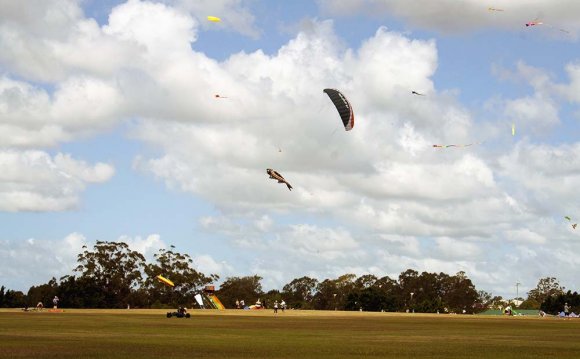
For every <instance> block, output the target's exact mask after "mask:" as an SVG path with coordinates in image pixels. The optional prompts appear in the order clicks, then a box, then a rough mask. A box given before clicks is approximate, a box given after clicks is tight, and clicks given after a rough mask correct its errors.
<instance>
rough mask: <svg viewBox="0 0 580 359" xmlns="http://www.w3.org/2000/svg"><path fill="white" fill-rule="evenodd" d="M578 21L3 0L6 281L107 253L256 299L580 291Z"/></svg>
mask: <svg viewBox="0 0 580 359" xmlns="http://www.w3.org/2000/svg"><path fill="white" fill-rule="evenodd" d="M488 7H494V8H497V9H502V10H504V11H490V10H488ZM208 15H213V16H219V17H221V19H222V21H221V22H220V23H214V22H209V21H207V19H206V17H207V16H208ZM578 18H580V2H578V1H577V0H520V1H517V4H514V1H511V0H495V1H491V2H482V1H480V0H438V1H433V0H417V1H406V0H335V1H332V0H319V1H313V0H310V1H307V0H297V1H259V0H249V1H244V0H163V1H161V0H160V1H140V0H128V1H122V0H104V1H100V0H50V1H46V0H26V1H24V2H15V1H13V0H0V228H1V229H0V284H2V285H5V286H7V287H8V288H12V289H19V290H24V291H26V290H27V289H28V288H29V287H30V286H31V285H37V284H42V283H46V282H47V281H48V280H49V279H50V278H51V277H52V276H55V277H57V278H58V277H60V276H63V275H66V274H70V273H71V270H72V268H73V267H74V265H75V261H76V255H77V254H78V253H79V252H80V250H81V246H82V245H83V244H87V245H89V246H91V245H92V244H94V243H95V241H96V240H105V241H124V242H127V243H129V244H130V245H131V246H132V248H134V249H136V250H139V251H141V252H142V253H144V254H146V255H147V256H151V255H152V254H153V253H155V252H156V251H157V250H158V249H159V248H162V247H167V246H169V245H175V246H176V248H177V250H179V251H181V252H186V253H189V254H190V255H191V256H192V257H193V258H194V259H195V263H196V267H197V269H198V270H201V271H203V272H205V273H208V274H209V273H216V274H219V275H220V276H221V277H222V278H225V277H228V276H242V275H253V274H258V275H260V276H262V277H263V278H264V280H263V286H264V289H266V290H268V289H281V288H282V286H283V285H284V284H285V283H288V282H289V281H290V280H292V279H294V278H297V277H300V276H303V275H308V276H311V277H315V278H318V279H325V278H336V277H337V276H339V275H341V274H344V273H355V274H357V275H362V274H374V275H376V276H379V277H380V276H384V275H390V276H394V277H396V276H397V275H398V274H399V273H400V272H402V271H404V270H406V269H408V268H412V269H415V270H418V271H420V272H421V271H429V272H440V271H442V272H446V273H448V274H455V273H456V272H458V271H465V272H466V273H467V275H468V276H469V277H470V278H471V279H472V280H473V281H474V283H475V285H476V287H477V288H478V289H483V290H487V291H489V292H492V293H493V294H496V295H502V296H505V297H513V296H514V295H515V290H516V289H515V284H516V282H519V283H521V286H520V287H519V291H520V293H523V292H525V291H527V290H529V289H531V288H534V287H535V285H536V284H537V282H538V279H540V278H542V277H545V276H555V277H557V278H558V279H559V280H560V282H561V284H562V285H564V286H565V287H566V288H569V289H578V288H579V287H580V278H579V277H578V271H577V268H578V266H579V265H580V227H579V229H578V230H574V229H572V227H571V225H570V224H571V223H568V222H567V221H566V220H565V219H564V216H566V215H568V216H570V217H572V219H573V221H574V222H573V223H576V222H580V202H579V201H578V199H579V198H580V196H579V195H578V190H579V189H580V141H579V140H578V138H579V134H580V122H579V121H580V107H579V104H580V50H578V49H579V46H578V45H579V36H580V23H579V22H578V21H577V20H578ZM533 20H538V21H542V22H543V24H541V25H537V26H533V27H526V26H525V23H526V22H529V21H533ZM324 88H337V89H340V90H341V91H342V92H343V93H344V94H345V95H346V96H347V97H348V98H349V100H350V102H351V104H352V106H353V108H354V111H355V118H356V120H355V127H354V129H353V130H352V131H349V132H345V131H344V129H343V128H342V126H341V122H340V119H339V117H338V114H337V112H336V109H335V108H334V106H333V105H332V103H331V102H330V100H329V99H328V97H327V96H326V95H325V94H324V93H323V92H322V90H323V89H324ZM411 91H417V92H420V93H422V94H425V96H416V95H412V94H411ZM216 94H219V95H220V96H223V97H227V98H215V95H216ZM512 126H514V127H515V135H512ZM470 143H476V144H474V145H473V146H470V147H464V148H456V147H451V148H446V149H438V148H433V144H470ZM266 168H274V169H276V170H278V171H279V172H280V173H282V175H284V176H285V177H286V179H287V180H288V181H289V182H290V183H291V184H292V185H293V186H294V190H293V191H288V190H287V188H286V187H285V186H284V185H281V184H277V183H276V182H275V181H273V180H271V179H269V178H268V176H267V175H266V172H265V170H266Z"/></svg>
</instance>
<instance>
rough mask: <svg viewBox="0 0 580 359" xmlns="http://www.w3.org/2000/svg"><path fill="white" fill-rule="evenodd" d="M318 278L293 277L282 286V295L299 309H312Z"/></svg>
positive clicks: (293, 306)
mask: <svg viewBox="0 0 580 359" xmlns="http://www.w3.org/2000/svg"><path fill="white" fill-rule="evenodd" d="M317 285H318V280H316V279H314V278H310V277H306V276H304V277H301V278H297V279H293V280H292V281H291V282H290V283H288V284H286V285H285V286H284V287H283V288H282V295H283V296H284V298H285V301H286V302H287V304H288V306H289V307H291V308H297V309H311V308H312V299H313V297H314V293H315V292H316V286H317Z"/></svg>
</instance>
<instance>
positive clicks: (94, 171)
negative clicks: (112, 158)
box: [0, 150, 115, 212]
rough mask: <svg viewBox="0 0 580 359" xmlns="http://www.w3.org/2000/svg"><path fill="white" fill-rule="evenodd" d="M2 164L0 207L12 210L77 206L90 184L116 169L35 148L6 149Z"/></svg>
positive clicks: (106, 178)
mask: <svg viewBox="0 0 580 359" xmlns="http://www.w3.org/2000/svg"><path fill="white" fill-rule="evenodd" d="M0 165H1V167H2V168H3V171H2V172H1V173H0V198H1V200H0V203H1V204H0V209H2V210H3V211H10V212H15V211H62V210H66V209H72V208H75V207H76V206H77V205H78V204H79V201H80V199H79V195H80V193H81V192H82V191H83V190H84V189H85V187H86V186H87V184H90V183H102V182H106V181H108V180H109V179H110V178H111V177H112V176H113V174H114V172H115V171H114V168H113V167H112V166H111V165H109V164H105V163H97V164H95V165H89V164H87V163H85V162H84V161H79V160H75V159H74V158H72V157H71V156H70V155H67V154H62V153H58V154H56V155H54V156H51V155H50V154H48V153H46V152H43V151H32V150H29V151H23V152H20V151H14V150H2V151H0Z"/></svg>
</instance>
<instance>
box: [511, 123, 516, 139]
mask: <svg viewBox="0 0 580 359" xmlns="http://www.w3.org/2000/svg"><path fill="white" fill-rule="evenodd" d="M515 135H516V124H515V123H512V136H515Z"/></svg>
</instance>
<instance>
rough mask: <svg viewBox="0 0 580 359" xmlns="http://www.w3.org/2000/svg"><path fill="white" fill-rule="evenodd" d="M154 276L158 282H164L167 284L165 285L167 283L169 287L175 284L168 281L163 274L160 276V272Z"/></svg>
mask: <svg viewBox="0 0 580 359" xmlns="http://www.w3.org/2000/svg"><path fill="white" fill-rule="evenodd" d="M156 278H157V279H159V281H160V282H162V283H164V284H167V285H168V286H170V287H175V284H173V282H172V281H170V280H169V279H167V278H165V277H164V276H162V275H161V274H160V275H158V276H157V277H156Z"/></svg>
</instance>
